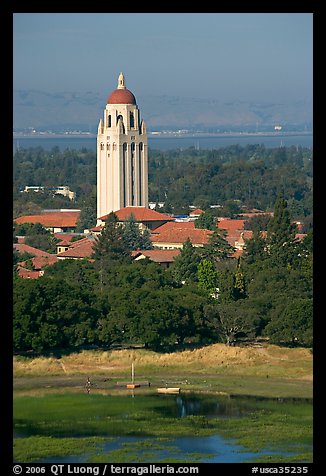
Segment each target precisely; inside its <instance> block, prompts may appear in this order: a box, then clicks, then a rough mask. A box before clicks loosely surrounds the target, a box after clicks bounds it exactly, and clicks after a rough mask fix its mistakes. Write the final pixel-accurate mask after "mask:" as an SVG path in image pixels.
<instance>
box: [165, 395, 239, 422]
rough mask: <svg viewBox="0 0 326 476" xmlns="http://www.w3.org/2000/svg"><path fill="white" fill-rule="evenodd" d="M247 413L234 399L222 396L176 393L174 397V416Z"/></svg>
mask: <svg viewBox="0 0 326 476" xmlns="http://www.w3.org/2000/svg"><path fill="white" fill-rule="evenodd" d="M246 413H247V410H246V408H245V407H242V406H241V405H239V403H237V402H236V401H235V400H232V399H230V398H227V397H224V398H220V399H217V398H216V397H215V398H200V397H196V396H189V395H178V396H177V398H176V413H175V414H174V416H178V417H186V416H189V415H202V416H205V417H206V418H214V417H222V418H223V417H225V418H226V417H227V418H231V417H240V416H242V415H244V414H246Z"/></svg>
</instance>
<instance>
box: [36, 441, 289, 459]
mask: <svg viewBox="0 0 326 476" xmlns="http://www.w3.org/2000/svg"><path fill="white" fill-rule="evenodd" d="M139 443H143V444H144V446H143V449H140V447H139ZM133 444H136V445H137V449H136V450H135V449H133ZM121 449H124V450H126V451H128V452H129V455H130V459H132V455H135V461H129V460H128V463H137V462H139V461H140V460H141V461H142V463H153V462H157V463H159V462H161V461H169V460H170V461H172V462H173V460H179V461H180V460H181V461H185V462H188V463H189V462H198V463H245V462H248V461H252V460H254V459H257V458H258V457H260V456H265V455H269V456H273V455H277V456H278V457H280V456H284V457H290V456H294V455H295V454H296V453H292V452H286V451H275V450H271V449H269V448H265V449H263V450H260V451H259V452H256V453H255V452H251V451H247V450H245V449H244V447H243V446H241V445H238V444H236V443H234V441H233V440H227V439H225V438H222V437H221V436H219V435H212V436H205V437H191V436H182V437H178V438H175V439H171V440H169V441H166V442H162V441H160V440H159V439H156V438H150V437H136V436H128V437H118V438H115V439H114V440H113V441H112V439H110V440H109V441H108V442H107V443H104V444H102V445H99V447H98V449H97V452H100V453H103V452H109V451H114V450H121ZM91 457H92V455H91V454H83V455H70V456H64V457H51V458H44V459H42V460H38V461H37V463H57V464H58V463H87V462H88V461H89V459H90V458H91ZM108 459H110V456H109V455H108Z"/></svg>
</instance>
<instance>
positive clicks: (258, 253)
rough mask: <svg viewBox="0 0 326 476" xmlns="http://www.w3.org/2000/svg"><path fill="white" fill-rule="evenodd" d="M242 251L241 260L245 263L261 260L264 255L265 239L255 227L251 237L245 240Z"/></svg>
mask: <svg viewBox="0 0 326 476" xmlns="http://www.w3.org/2000/svg"><path fill="white" fill-rule="evenodd" d="M245 243H246V245H245V249H244V252H243V255H242V257H243V260H244V262H245V263H246V264H253V263H255V262H261V261H262V260H263V259H264V258H266V257H267V255H266V251H265V249H266V240H265V239H264V238H263V237H262V234H261V232H260V231H259V230H258V229H257V228H256V229H254V230H253V234H252V237H251V238H250V239H249V240H246V242H245Z"/></svg>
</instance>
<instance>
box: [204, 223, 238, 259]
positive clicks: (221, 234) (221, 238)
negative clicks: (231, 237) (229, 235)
mask: <svg viewBox="0 0 326 476" xmlns="http://www.w3.org/2000/svg"><path fill="white" fill-rule="evenodd" d="M225 237H226V231H225V230H221V229H219V228H217V229H216V230H215V231H214V232H213V233H212V234H211V236H210V237H209V243H208V245H205V246H203V247H202V248H201V255H202V256H203V257H204V258H207V259H210V260H211V261H215V262H217V261H221V260H226V259H227V258H229V257H230V255H231V254H232V253H233V252H234V248H233V247H232V246H231V245H230V244H229V243H228V242H227V240H226V238H225Z"/></svg>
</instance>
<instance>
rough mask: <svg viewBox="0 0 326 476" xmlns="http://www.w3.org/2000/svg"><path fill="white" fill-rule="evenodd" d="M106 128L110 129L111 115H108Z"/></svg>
mask: <svg viewBox="0 0 326 476" xmlns="http://www.w3.org/2000/svg"><path fill="white" fill-rule="evenodd" d="M108 127H111V114H109V115H108Z"/></svg>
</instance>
